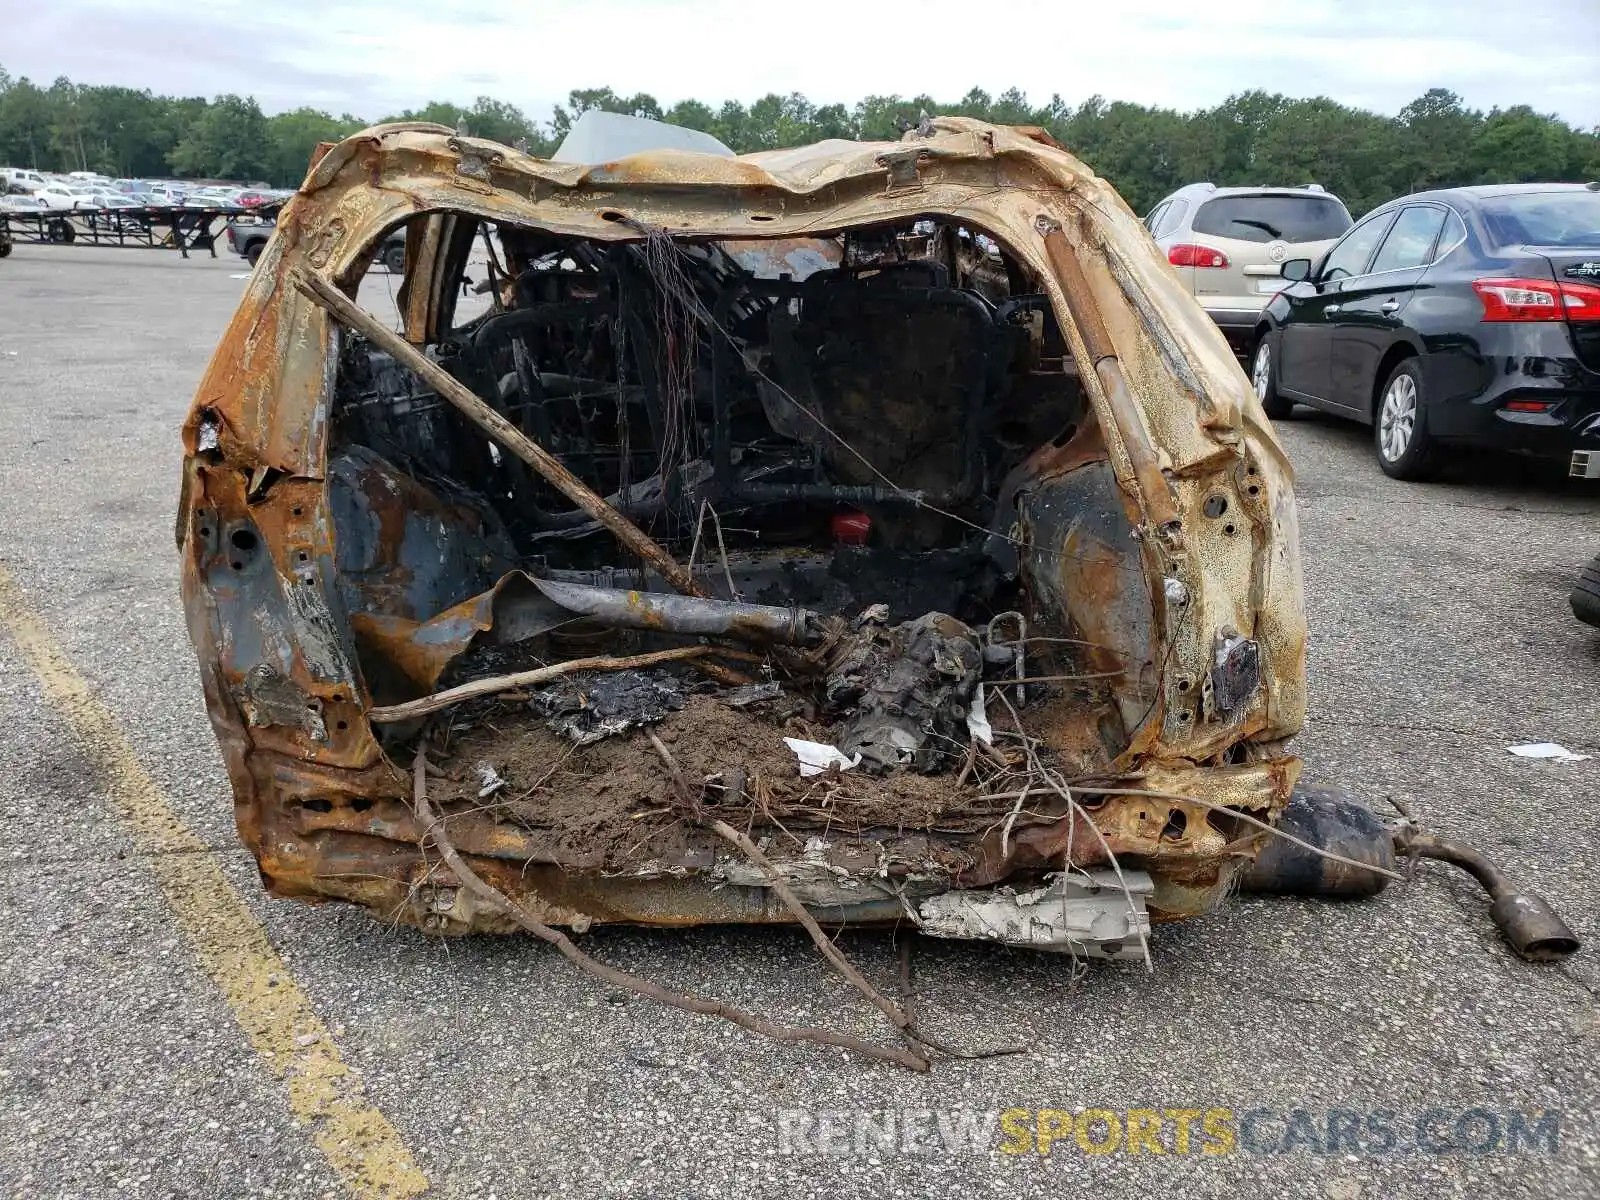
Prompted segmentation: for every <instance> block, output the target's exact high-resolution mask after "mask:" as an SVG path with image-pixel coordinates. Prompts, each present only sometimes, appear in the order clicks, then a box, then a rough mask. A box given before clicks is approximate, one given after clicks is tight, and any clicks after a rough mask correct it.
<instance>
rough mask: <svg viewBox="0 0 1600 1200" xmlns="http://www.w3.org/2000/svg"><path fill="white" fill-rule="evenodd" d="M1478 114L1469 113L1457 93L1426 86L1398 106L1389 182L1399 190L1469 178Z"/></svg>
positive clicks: (1455, 183) (1456, 182) (1447, 184)
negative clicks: (1400, 107)
mask: <svg viewBox="0 0 1600 1200" xmlns="http://www.w3.org/2000/svg"><path fill="white" fill-rule="evenodd" d="M1482 125H1483V114H1482V113H1477V112H1470V111H1468V110H1467V109H1466V108H1464V107H1463V106H1462V104H1461V97H1460V96H1458V95H1456V94H1455V93H1454V92H1452V91H1449V90H1447V89H1445V88H1429V89H1428V90H1427V91H1426V92H1424V93H1423V94H1422V95H1421V96H1418V97H1417V98H1416V99H1415V100H1413V101H1412V102H1411V103H1410V104H1408V105H1406V106H1405V107H1404V108H1402V109H1401V110H1400V118H1399V130H1398V137H1397V139H1396V146H1395V149H1396V152H1397V153H1396V157H1395V163H1396V167H1397V170H1396V171H1395V175H1396V178H1395V179H1394V186H1395V188H1396V189H1397V190H1398V191H1401V192H1415V191H1420V190H1422V189H1423V188H1430V187H1451V186H1458V185H1460V184H1465V183H1470V182H1472V177H1473V174H1474V171H1473V167H1472V147H1473V144H1474V143H1475V142H1476V141H1477V138H1478V130H1479V129H1480V128H1481V127H1482Z"/></svg>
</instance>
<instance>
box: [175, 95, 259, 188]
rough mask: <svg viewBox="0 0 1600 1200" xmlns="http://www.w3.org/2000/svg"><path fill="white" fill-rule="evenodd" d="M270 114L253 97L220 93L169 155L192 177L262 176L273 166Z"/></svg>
mask: <svg viewBox="0 0 1600 1200" xmlns="http://www.w3.org/2000/svg"><path fill="white" fill-rule="evenodd" d="M271 159H272V147H271V142H270V139H269V137H268V132H267V118H266V117H265V116H263V115H262V112H261V108H260V106H259V105H258V104H256V102H255V100H254V99H253V98H247V97H244V96H234V95H228V96H218V97H217V98H216V99H215V100H214V101H212V102H211V104H210V105H209V106H207V108H206V110H205V112H204V113H202V114H201V115H200V117H199V118H198V119H197V120H195V121H194V123H193V124H192V125H190V126H189V128H188V130H187V132H185V133H184V135H183V138H182V140H181V141H179V142H178V144H177V145H176V146H175V147H173V149H172V152H171V153H170V154H169V155H168V156H167V161H168V162H170V163H171V164H172V169H173V170H174V171H176V172H178V174H179V175H182V176H187V177H190V178H202V177H203V178H215V179H238V180H251V179H259V178H261V177H262V176H264V175H266V174H267V173H268V172H269V171H270V170H271Z"/></svg>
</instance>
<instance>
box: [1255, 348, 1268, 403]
mask: <svg viewBox="0 0 1600 1200" xmlns="http://www.w3.org/2000/svg"><path fill="white" fill-rule="evenodd" d="M1250 382H1251V383H1252V384H1254V385H1255V389H1256V399H1257V400H1260V401H1261V402H1262V403H1265V402H1266V399H1267V389H1268V388H1270V387H1271V386H1272V347H1270V346H1268V345H1267V343H1266V342H1264V341H1263V342H1262V343H1261V345H1259V346H1257V347H1256V360H1255V362H1254V364H1252V366H1251V368H1250Z"/></svg>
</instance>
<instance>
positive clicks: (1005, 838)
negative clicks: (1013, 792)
mask: <svg viewBox="0 0 1600 1200" xmlns="http://www.w3.org/2000/svg"><path fill="white" fill-rule="evenodd" d="M1030 790H1032V789H1031V788H1029V787H1028V786H1027V785H1024V786H1023V788H1022V790H1021V791H1020V792H1018V793H1017V802H1016V804H1014V805H1012V807H1011V811H1010V812H1009V813H1007V814H1006V823H1005V824H1004V825H1003V826H1001V829H1000V861H1001V862H1005V861H1007V860H1008V859H1010V857H1011V827H1012V826H1013V825H1015V824H1016V823H1017V814H1018V813H1020V812H1021V811H1022V805H1023V802H1024V801H1026V800H1027V798H1028V792H1029V791H1030ZM1069 828H1070V824H1069Z"/></svg>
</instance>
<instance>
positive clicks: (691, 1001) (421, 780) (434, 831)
mask: <svg viewBox="0 0 1600 1200" xmlns="http://www.w3.org/2000/svg"><path fill="white" fill-rule="evenodd" d="M414 779H415V786H414V791H413V798H414V803H415V805H416V810H417V818H418V819H419V820H420V821H421V822H422V825H423V830H424V836H425V837H426V838H428V839H430V840H432V842H433V844H434V846H435V847H437V848H438V851H439V853H440V855H441V856H442V857H443V858H444V861H445V864H446V865H447V866H448V867H449V868H450V869H451V871H453V872H454V873H455V875H456V878H457V879H459V880H460V881H461V885H462V886H463V887H465V888H466V889H467V890H468V891H470V892H471V893H472V894H473V895H474V896H476V897H478V899H480V900H482V901H483V902H484V903H485V904H487V905H489V906H490V907H491V908H493V909H494V910H495V911H497V912H502V913H504V914H505V915H506V916H508V917H510V918H511V919H512V920H513V921H515V922H516V923H517V924H518V925H520V926H522V928H524V929H526V930H527V931H528V932H529V933H531V934H533V935H534V936H535V937H537V938H540V939H542V940H543V941H546V942H549V943H550V944H551V945H552V946H554V947H555V948H556V949H557V950H558V951H560V953H561V956H562V957H563V958H565V959H566V960H567V961H568V962H570V963H572V964H573V965H574V966H576V967H577V968H578V969H579V970H581V971H583V972H584V973H586V974H588V975H592V976H594V977H595V978H596V979H600V980H603V981H604V982H606V983H608V984H610V985H611V986H613V987H618V988H623V989H625V990H627V991H630V992H633V993H635V994H636V995H640V996H645V997H648V998H649V999H651V1000H655V1001H657V1002H658V1003H661V1004H665V1005H667V1006H668V1007H670V1008H676V1009H681V1010H682V1011H684V1012H692V1013H701V1014H703V1015H705V1016H710V1017H721V1018H723V1020H726V1021H731V1022H733V1024H735V1025H738V1026H739V1027H740V1028H743V1029H748V1030H750V1031H751V1032H753V1033H759V1034H762V1035H764V1036H766V1037H769V1038H772V1039H773V1040H774V1041H779V1042H810V1043H813V1044H815V1045H821V1046H839V1047H841V1048H842V1049H845V1050H852V1051H854V1052H855V1053H857V1054H860V1055H863V1056H865V1057H867V1058H872V1059H876V1060H877V1061H879V1062H889V1063H895V1064H897V1065H899V1066H902V1067H906V1068H909V1069H910V1070H913V1071H926V1070H927V1069H928V1060H927V1059H926V1058H924V1057H923V1056H922V1055H920V1054H916V1053H914V1052H913V1051H910V1050H906V1049H903V1048H901V1047H898V1046H896V1047H892V1048H891V1047H885V1046H874V1045H873V1044H872V1043H871V1042H865V1041H862V1040H861V1039H860V1038H857V1037H851V1036H850V1035H849V1034H847V1033H834V1032H833V1031H832V1030H828V1029H815V1028H811V1027H809V1026H794V1025H778V1024H775V1023H773V1022H772V1021H768V1020H766V1019H765V1018H763V1017H759V1016H757V1015H756V1014H754V1013H750V1012H746V1011H744V1010H743V1009H741V1008H735V1007H734V1006H733V1005H731V1004H725V1003H723V1002H722V1001H720V1000H705V999H702V998H701V997H699V996H694V995H690V994H688V993H682V992H669V991H667V990H666V989H665V988H663V987H661V986H659V985H658V984H655V983H652V982H650V981H649V980H648V979H641V978H640V977H639V976H637V975H634V974H631V973H630V972H627V971H621V970H618V969H617V968H616V967H611V966H607V965H606V964H605V963H603V962H600V961H599V960H598V959H595V958H591V957H590V956H589V955H587V954H585V953H584V952H583V951H582V950H580V949H578V947H577V946H576V945H574V944H573V942H572V939H571V938H569V937H568V936H567V935H566V934H564V933H562V932H561V931H560V930H559V929H553V928H551V927H550V926H549V925H546V924H545V923H544V922H543V921H541V920H539V919H538V918H537V917H535V916H534V915H533V914H532V913H531V912H529V911H528V909H527V908H526V907H524V906H523V905H521V904H519V903H518V902H517V901H515V900H512V899H511V898H510V897H509V896H507V895H506V894H505V893H504V892H502V891H501V890H500V889H499V888H497V887H495V886H494V885H493V884H490V883H488V882H486V881H485V880H484V879H482V878H481V877H480V876H479V875H478V873H477V872H476V871H474V870H473V869H472V868H471V867H469V866H467V864H466V862H465V861H464V860H463V859H462V857H461V856H460V855H459V854H458V853H456V848H455V846H454V845H453V844H451V841H450V839H449V837H448V836H447V835H446V833H445V830H444V823H443V821H441V820H440V819H439V818H438V817H436V816H435V815H434V811H433V807H432V806H431V805H430V804H429V803H428V785H427V772H426V771H425V769H424V768H423V766H422V755H421V752H420V751H419V752H418V755H417V765H416V771H415V773H414Z"/></svg>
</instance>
